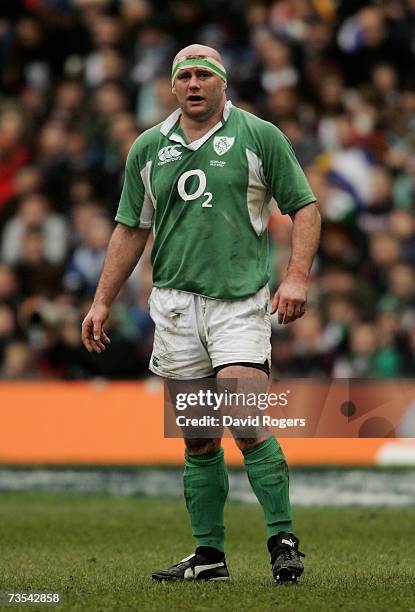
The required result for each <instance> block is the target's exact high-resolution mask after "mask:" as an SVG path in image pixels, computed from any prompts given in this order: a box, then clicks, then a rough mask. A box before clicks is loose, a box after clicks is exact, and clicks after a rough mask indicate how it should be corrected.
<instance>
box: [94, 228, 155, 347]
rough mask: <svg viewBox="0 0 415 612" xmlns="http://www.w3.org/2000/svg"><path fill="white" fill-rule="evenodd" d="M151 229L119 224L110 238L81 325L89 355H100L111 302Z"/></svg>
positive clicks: (134, 262)
mask: <svg viewBox="0 0 415 612" xmlns="http://www.w3.org/2000/svg"><path fill="white" fill-rule="evenodd" d="M149 233H150V229H143V228H140V227H128V226H127V225H123V224H122V223H119V224H118V225H117V226H116V228H115V230H114V232H113V234H112V237H111V240H110V242H109V245H108V250H107V254H106V257H105V261H104V267H103V269H102V273H101V278H100V280H99V283H98V287H97V290H96V293H95V298H94V301H93V304H92V306H91V308H90V310H89V312H88V314H87V315H86V317H85V319H84V321H83V323H82V341H83V343H84V345H85V347H86V349H87V350H88V351H89V352H90V353H92V351H95V352H97V353H101V352H102V351H104V350H105V346H106V345H107V344H109V343H110V339H109V338H108V336H107V334H106V333H105V331H104V327H103V326H104V323H105V321H106V320H107V319H108V315H109V311H110V307H111V304H112V302H113V301H114V299H115V298H116V297H117V295H118V293H119V291H120V289H121V287H122V286H123V284H124V283H125V281H126V280H127V278H128V277H129V276H130V274H131V272H132V271H133V270H134V268H135V266H136V264H137V262H138V260H139V259H140V257H141V255H142V253H143V251H144V247H145V246H146V242H147V238H148V235H149Z"/></svg>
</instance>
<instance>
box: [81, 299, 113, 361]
mask: <svg viewBox="0 0 415 612" xmlns="http://www.w3.org/2000/svg"><path fill="white" fill-rule="evenodd" d="M108 315H109V308H108V307H107V306H105V305H104V304H95V305H94V304H93V305H92V306H91V308H90V310H89V312H88V314H87V315H86V317H85V319H84V320H83V322H82V342H83V343H84V346H85V348H86V349H87V351H88V352H89V353H92V351H95V352H96V353H102V352H103V351H105V349H106V345H107V344H110V342H111V340H110V339H109V338H108V336H107V334H106V333H105V331H104V327H103V325H104V323H105V321H106V320H107V319H108Z"/></svg>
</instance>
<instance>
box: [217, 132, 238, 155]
mask: <svg viewBox="0 0 415 612" xmlns="http://www.w3.org/2000/svg"><path fill="white" fill-rule="evenodd" d="M234 142H235V138H233V137H229V136H215V138H214V139H213V148H214V150H215V153H217V154H218V155H225V153H227V152H228V151H229V149H230V148H231V147H232V145H233V143H234Z"/></svg>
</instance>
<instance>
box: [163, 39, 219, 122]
mask: <svg viewBox="0 0 415 612" xmlns="http://www.w3.org/2000/svg"><path fill="white" fill-rule="evenodd" d="M172 91H173V93H174V94H175V96H176V98H177V101H178V103H179V106H180V108H181V109H182V112H183V114H185V115H187V116H188V117H190V118H192V119H194V120H196V121H206V119H209V118H210V117H212V116H213V115H214V114H215V113H217V112H218V110H219V109H221V108H223V105H224V104H225V101H226V95H225V91H226V70H225V68H224V66H223V62H222V58H221V56H220V53H218V51H216V49H212V47H207V46H206V45H196V44H195V45H189V46H188V47H185V48H184V49H182V50H181V51H179V53H178V54H177V55H176V57H175V58H174V60H173V66H172Z"/></svg>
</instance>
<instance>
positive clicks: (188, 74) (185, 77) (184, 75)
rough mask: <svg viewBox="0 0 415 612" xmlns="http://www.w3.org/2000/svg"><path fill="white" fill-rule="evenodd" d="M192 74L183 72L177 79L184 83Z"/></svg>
mask: <svg viewBox="0 0 415 612" xmlns="http://www.w3.org/2000/svg"><path fill="white" fill-rule="evenodd" d="M190 76H191V75H190V72H181V73H180V74H179V75H178V76H177V78H178V79H179V81H183V80H184V79H190Z"/></svg>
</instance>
